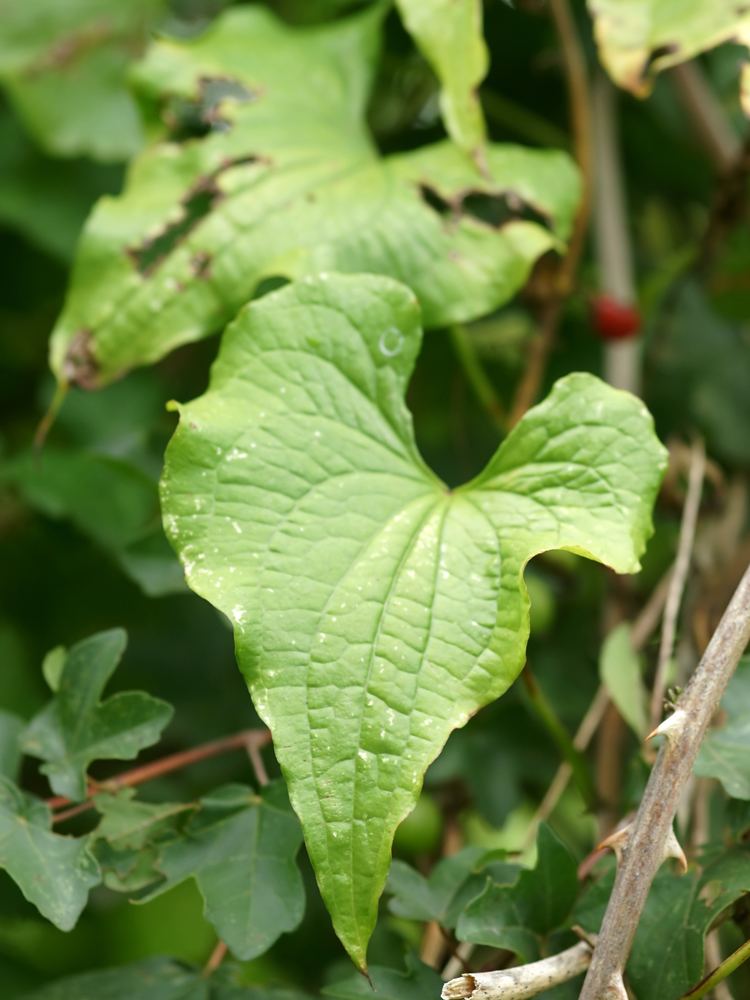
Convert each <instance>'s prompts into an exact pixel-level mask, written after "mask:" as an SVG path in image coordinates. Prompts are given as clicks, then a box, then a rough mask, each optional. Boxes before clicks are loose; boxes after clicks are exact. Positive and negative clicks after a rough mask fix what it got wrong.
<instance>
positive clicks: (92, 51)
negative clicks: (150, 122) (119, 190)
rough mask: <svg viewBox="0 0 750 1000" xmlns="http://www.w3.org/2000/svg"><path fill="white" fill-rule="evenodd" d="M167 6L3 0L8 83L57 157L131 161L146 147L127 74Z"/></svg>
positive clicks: (155, 1)
mask: <svg viewBox="0 0 750 1000" xmlns="http://www.w3.org/2000/svg"><path fill="white" fill-rule="evenodd" d="M164 6H165V4H164V0H128V2H127V3H122V2H119V0H65V2H64V3H60V2H59V0H33V2H31V3H18V2H16V0H0V23H2V26H3V30H2V32H1V33H0V83H2V84H3V85H4V87H5V89H6V91H7V93H8V96H9V97H10V99H11V101H12V102H13V104H14V106H15V108H16V110H17V112H18V113H19V115H20V116H21V117H22V118H23V120H24V122H25V124H26V126H27V127H28V128H29V130H30V131H31V132H32V134H33V135H34V138H35V139H36V141H37V142H38V143H39V144H40V145H41V146H43V147H44V148H45V149H46V150H48V151H49V152H50V153H52V154H54V155H57V156H81V155H85V156H91V157H93V158H94V159H102V160H124V159H126V158H127V157H128V156H130V155H132V154H133V153H134V152H135V151H136V150H137V149H138V148H139V146H140V145H141V143H142V141H143V135H142V130H141V124H140V121H139V116H138V110H137V108H136V105H135V102H134V101H133V98H132V97H131V96H130V94H129V92H128V89H127V84H126V74H127V69H128V66H129V64H130V62H131V61H132V59H133V56H134V54H135V53H136V52H137V50H138V49H139V48H142V47H143V45H144V43H145V40H146V28H147V25H148V24H149V23H150V22H153V21H154V19H155V18H156V17H157V16H158V15H159V14H160V13H161V12H162V11H163V9H164Z"/></svg>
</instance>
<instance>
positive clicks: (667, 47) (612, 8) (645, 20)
mask: <svg viewBox="0 0 750 1000" xmlns="http://www.w3.org/2000/svg"><path fill="white" fill-rule="evenodd" d="M588 6H589V10H590V12H591V16H592V17H593V19H594V30H595V34H596V40H597V43H598V46H599V56H600V58H601V60H602V63H603V64H604V66H605V68H606V70H607V72H608V73H609V75H610V76H611V77H612V79H613V80H614V82H615V83H616V84H618V86H620V87H624V88H625V89H626V90H629V91H630V92H631V93H633V94H636V95H637V96H638V97H645V96H647V95H648V94H649V93H650V91H651V87H652V85H653V79H654V76H655V75H656V74H657V73H658V72H661V70H665V69H668V68H669V67H670V66H677V65H679V63H682V62H685V61H686V60H688V59H692V58H693V56H696V55H698V53H700V52H705V51H706V50H707V49H712V48H714V46H716V45H721V44H722V43H723V42H727V41H736V42H740V43H742V44H745V45H750V15H749V14H748V12H747V9H746V8H745V7H744V6H743V5H742V4H738V3H737V2H736V0H682V2H680V3H677V4H665V3H664V2H663V0H588ZM748 83H750V79H749V78H748V71H747V70H746V69H744V70H743V80H742V91H743V100H744V101H745V102H747V100H748V96H750V95H747V94H746V92H747V87H748Z"/></svg>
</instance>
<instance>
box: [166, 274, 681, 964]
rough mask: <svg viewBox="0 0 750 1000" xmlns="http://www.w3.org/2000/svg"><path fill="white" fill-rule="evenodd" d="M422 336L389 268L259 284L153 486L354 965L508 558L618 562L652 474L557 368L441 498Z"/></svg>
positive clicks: (640, 536)
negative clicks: (245, 693)
mask: <svg viewBox="0 0 750 1000" xmlns="http://www.w3.org/2000/svg"><path fill="white" fill-rule="evenodd" d="M420 339H421V338H420V330H419V310H418V306H417V303H416V301H415V298H414V296H413V295H412V294H411V293H410V292H409V291H408V290H407V289H406V288H404V287H403V286H402V285H399V284H397V283H396V282H393V281H391V280H389V279H387V278H383V277H375V276H361V275H360V276H357V277H352V276H342V275H330V276H328V277H326V276H323V277H319V278H315V279H312V278H310V279H308V280H306V281H304V282H300V283H298V284H296V285H291V286H288V287H287V288H285V289H282V290H281V291H279V292H277V293H275V294H273V295H270V296H267V297H265V298H264V299H262V300H261V301H260V302H258V303H256V304H253V306H252V307H251V308H249V309H247V310H246V311H244V312H243V313H242V314H241V316H240V317H239V318H238V320H237V321H236V322H235V323H234V324H233V325H232V326H231V327H230V328H229V329H228V330H227V332H226V333H225V336H224V338H223V342H222V347H221V352H220V354H219V358H218V360H217V362H216V363H215V365H214V369H213V372H212V378H211V384H210V387H209V390H208V392H207V393H206V394H205V395H204V396H202V397H201V398H200V399H198V400H196V401H194V402H192V403H190V404H188V405H186V406H183V407H182V408H181V410H180V413H181V420H180V426H179V427H178V429H177V431H176V433H175V436H174V438H173V439H172V441H171V442H170V445H169V447H168V450H167V456H166V465H165V472H164V477H163V484H162V508H163V510H164V519H165V527H166V530H167V533H168V535H169V536H170V538H171V539H172V541H173V543H174V545H175V546H176V548H177V549H178V551H179V553H180V556H181V558H182V560H183V562H184V565H185V570H186V574H187V579H188V583H189V584H190V586H191V587H192V588H193V589H194V590H196V591H197V592H198V593H199V594H201V595H202V596H204V597H206V598H207V599H208V600H210V601H211V602H212V603H213V604H215V605H216V606H217V607H218V608H220V609H221V610H223V611H224V612H225V614H227V615H228V616H229V617H230V618H231V619H232V621H233V622H234V624H235V636H236V649H237V654H238V658H239V662H240V666H241V668H242V670H243V671H244V673H245V676H246V678H247V680H248V683H249V686H250V690H251V693H252V696H253V700H254V702H255V705H256V708H257V709H258V711H259V713H260V714H261V716H262V717H263V719H264V720H265V722H266V723H267V724H268V725H269V726H270V728H271V731H272V733H273V736H274V745H275V749H276V754H277V757H278V759H279V761H280V763H281V766H282V768H283V770H284V773H285V776H286V779H287V782H288V785H289V788H290V796H291V800H292V804H293V805H294V808H295V810H296V812H297V814H298V815H299V817H300V819H301V820H302V825H303V829H304V831H305V839H306V843H307V848H308V853H309V854H310V857H311V859H312V862H313V865H314V867H315V870H316V873H317V877H318V882H319V885H320V887H321V891H322V893H323V897H324V899H325V901H326V904H327V906H328V909H329V911H330V912H331V914H332V917H333V921H334V926H335V928H336V930H337V932H338V934H339V936H340V937H341V939H342V941H343V942H344V944H345V946H346V948H347V949H348V951H349V953H350V954H351V955H352V957H353V958H354V959H355V961H356V962H357V963H358V964H360V965H364V962H365V949H366V945H367V940H368V938H369V936H370V933H371V930H372V927H373V925H374V922H375V915H376V907H377V899H378V896H379V895H380V892H381V890H382V887H383V884H384V882H385V878H386V874H387V871H388V866H389V858H390V847H391V843H392V839H393V833H394V831H395V829H396V827H397V826H398V824H399V823H400V822H401V821H402V820H403V819H404V817H405V816H406V815H407V814H408V813H409V812H410V811H411V809H413V807H414V804H415V802H416V799H417V797H418V794H419V790H420V787H421V784H422V779H423V776H424V772H425V770H426V768H427V766H428V765H429V763H430V762H431V761H432V760H433V758H434V757H435V756H436V755H437V754H438V753H439V752H440V750H441V748H442V746H443V745H444V743H445V741H446V739H447V738H448V736H449V734H450V732H451V731H452V730H453V729H455V728H457V727H459V726H462V725H463V724H464V723H465V722H466V721H467V719H469V717H470V716H471V715H473V714H474V713H475V712H476V711H477V709H478V708H480V707H481V706H482V705H485V704H487V703H488V702H490V701H492V700H494V699H495V698H497V697H498V696H499V695H501V694H502V693H503V692H504V691H505V690H506V689H507V688H508V687H509V685H510V684H511V683H512V682H513V680H514V679H515V677H516V676H517V675H518V673H519V671H520V669H521V667H522V666H523V662H524V655H525V647H526V641H527V639H528V632H529V602H528V598H527V593H526V588H525V585H524V583H523V572H524V568H525V566H526V564H527V562H528V561H529V560H530V559H531V558H533V556H535V555H537V554H538V553H540V552H543V551H545V550H547V549H551V548H564V549H568V550H570V551H573V552H576V553H579V554H581V555H585V556H588V557H589V558H593V559H598V560H601V561H604V562H606V563H607V564H608V565H610V566H612V567H613V568H614V569H615V570H617V571H618V572H633V571H635V570H636V569H637V568H638V555H639V554H640V553H641V552H642V550H643V548H644V545H645V541H646V539H647V538H648V537H649V535H650V533H651V523H650V511H651V506H652V503H653V499H654V496H655V493H656V490H657V487H658V484H659V481H660V479H661V476H662V474H663V470H664V467H665V451H664V449H663V448H662V446H661V445H660V444H659V442H658V441H657V439H656V437H655V436H654V433H653V428H652V421H651V419H650V417H649V415H648V413H647V411H646V409H645V408H644V406H643V404H642V403H640V402H639V401H638V400H636V399H635V398H633V397H632V396H630V395H628V394H625V393H622V392H617V391H615V390H613V389H611V388H609V387H607V386H606V385H604V384H603V383H602V382H600V381H599V380H598V379H596V378H594V377H593V376H590V375H572V376H569V377H567V378H565V379H562V380H560V381H559V382H558V383H557V384H556V386H555V387H554V389H553V390H552V393H551V395H550V397H549V398H548V399H547V401H546V402H544V403H542V404H541V405H540V406H537V407H535V408H534V409H533V410H532V411H530V412H529V413H527V414H526V416H525V417H524V419H523V420H522V421H521V422H520V423H519V424H518V425H517V426H516V428H515V429H514V430H513V431H512V433H511V434H510V435H509V436H508V438H507V439H506V440H505V442H504V443H503V444H502V445H501V447H500V449H499V450H498V451H497V453H496V454H495V456H494V457H493V458H492V459H491V460H490V462H489V464H488V465H487V467H486V469H485V470H484V472H482V473H481V474H480V475H479V476H477V477H476V479H474V480H473V481H472V482H471V483H468V484H466V485H464V486H461V487H459V488H458V489H455V490H449V489H448V488H447V487H446V486H445V485H444V484H443V483H441V482H440V480H438V478H437V477H436V476H435V475H434V474H433V473H432V472H431V471H430V470H429V469H428V468H427V467H426V465H425V464H424V462H423V461H422V459H421V457H420V455H419V453H418V451H417V447H416V444H415V441H414V436H413V432H412V422H411V416H410V414H409V412H408V410H407V409H406V406H405V403H404V398H403V397H404V391H405V389H406V384H407V381H408V379H409V376H410V375H411V372H412V369H413V366H414V362H415V360H416V356H417V353H418V351H419V345H420Z"/></svg>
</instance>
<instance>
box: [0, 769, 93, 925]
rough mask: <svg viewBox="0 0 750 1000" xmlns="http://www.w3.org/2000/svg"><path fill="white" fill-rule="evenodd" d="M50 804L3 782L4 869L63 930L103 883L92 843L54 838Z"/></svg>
mask: <svg viewBox="0 0 750 1000" xmlns="http://www.w3.org/2000/svg"><path fill="white" fill-rule="evenodd" d="M51 823H52V820H51V816H50V811H49V809H48V808H47V807H46V806H45V804H44V803H43V802H42V801H41V800H39V799H35V798H33V797H32V796H30V795H26V794H24V793H23V792H22V791H20V790H19V789H18V788H16V786H15V785H13V784H11V782H9V781H7V780H6V779H5V778H0V868H3V869H5V871H7V873H8V874H9V875H10V877H11V878H12V879H13V881H14V882H15V883H16V884H17V885H18V887H19V889H20V890H21V892H22V893H23V894H24V896H25V897H26V899H28V901H29V902H30V903H33V904H34V906H36V908H37V909H38V910H39V912H40V913H41V914H42V916H44V917H46V918H47V920H50V921H51V922H52V923H53V924H54V925H55V926H56V927H59V928H60V930H64V931H68V930H70V929H71V928H72V927H74V926H75V923H76V921H77V920H78V917H79V915H80V913H81V911H82V910H83V908H84V906H85V905H86V900H87V899H88V894H89V890H90V889H92V888H93V887H94V886H95V885H98V884H99V882H100V881H101V876H100V873H99V868H98V866H97V863H96V861H95V859H94V857H93V856H92V855H91V853H90V852H89V848H88V842H87V838H82V837H78V838H74V837H61V836H58V834H56V833H52V831H51V829H50V827H51Z"/></svg>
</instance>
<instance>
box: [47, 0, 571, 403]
mask: <svg viewBox="0 0 750 1000" xmlns="http://www.w3.org/2000/svg"><path fill="white" fill-rule="evenodd" d="M380 18H381V10H380V7H379V6H378V7H375V8H374V9H371V10H367V11H365V13H364V14H360V15H358V16H356V17H353V18H349V19H346V20H343V21H337V22H334V23H333V24H329V25H325V26H323V27H315V28H291V27H289V26H286V25H284V24H282V23H281V22H279V21H278V20H276V18H275V17H274V16H273V15H272V14H271V13H270V12H269V11H267V10H265V9H263V8H262V7H258V6H253V7H242V8H233V9H231V10H229V11H227V12H225V13H224V14H223V15H222V16H221V17H219V18H218V19H217V20H216V21H215V22H214V23H213V24H212V25H211V27H210V28H209V29H208V31H207V32H206V33H205V34H204V35H202V36H201V37H200V38H198V39H193V40H190V41H175V40H161V41H159V42H156V43H155V44H154V45H153V46H152V48H151V50H150V51H149V54H148V55H147V57H146V59H145V60H144V62H143V63H142V64H141V65H140V66H139V67H137V68H136V71H135V74H134V82H135V84H136V86H137V88H138V90H139V92H140V94H141V96H142V99H143V102H144V105H145V107H146V109H147V111H148V113H149V116H150V118H154V119H157V118H158V119H160V121H161V134H162V139H161V141H159V142H157V143H156V144H154V145H153V146H151V147H149V148H148V149H147V150H146V151H145V152H143V153H142V154H141V155H140V156H139V157H137V158H136V159H135V160H134V162H133V164H132V166H131V169H130V172H129V176H128V180H127V183H126V186H125V190H124V192H123V194H122V195H120V196H119V197H116V198H104V199H102V200H101V201H100V202H99V203H98V205H97V207H96V209H95V210H94V212H93V214H92V215H91V217H90V219H89V221H88V223H87V225H86V228H85V230H84V235H83V238H82V241H81V244H80V249H79V253H78V257H77V260H76V264H75V269H74V273H73V279H72V286H71V288H70V291H69V295H68V299H67V302H66V306H65V309H64V312H63V315H62V316H61V318H60V320H59V322H58V324H57V327H56V329H55V331H54V333H53V336H52V343H51V363H52V368H53V370H54V371H55V373H56V375H57V377H58V379H60V380H61V381H63V382H74V383H78V384H80V385H83V386H85V387H89V388H93V387H97V386H101V385H103V384H105V383H107V382H109V381H111V380H112V379H114V378H116V377H117V376H119V375H121V374H122V373H123V372H125V371H127V370H128V369H130V368H133V367H135V366H137V365H143V364H148V363H150V362H153V361H156V360H157V359H159V358H161V357H163V356H164V355H165V354H167V353H168V352H169V351H171V350H172V349H173V348H175V347H177V346H178V345H180V344H184V343H187V342H189V341H193V340H198V339H200V338H202V337H206V336H208V335H210V334H211V333H213V332H216V331H217V330H219V329H220V328H221V327H223V326H224V325H225V324H226V323H227V322H228V321H229V320H230V319H231V318H232V317H233V316H234V315H235V313H236V312H237V310H238V309H239V307H240V306H241V305H243V304H244V303H245V302H247V301H248V299H250V298H251V297H252V296H253V294H254V293H255V291H256V289H257V288H258V286H259V285H260V284H261V283H262V282H263V281H264V279H267V278H278V277H280V276H281V277H288V278H294V277H297V276H300V275H304V274H308V273H311V272H315V271H325V270H339V271H377V272H385V273H387V274H390V275H392V276H393V277H396V278H400V279H401V280H402V281H404V282H405V283H406V284H408V285H410V286H411V287H412V289H413V290H414V291H415V292H416V294H417V296H418V298H419V299H420V302H421V305H422V309H423V315H424V320H425V323H426V324H427V325H428V326H440V325H444V324H448V323H452V322H457V321H463V320H469V319H472V318H475V317H477V316H480V315H482V314H485V313H487V312H489V311H491V310H492V309H494V308H495V307H497V306H498V305H499V304H501V303H502V302H504V301H506V300H507V299H508V298H509V297H510V296H511V295H512V294H513V293H514V292H515V291H516V290H517V289H518V288H519V287H520V286H521V285H522V284H523V283H524V281H525V280H526V277H527V275H528V273H529V270H530V268H531V266H532V264H533V262H534V261H535V260H536V259H537V257H539V255H540V254H542V253H544V252H545V251H547V250H549V249H550V248H558V249H559V248H561V247H562V245H563V241H564V240H565V239H566V237H567V235H568V232H569V229H570V224H571V218H572V215H573V213H574V211H575V207H576V203H577V199H578V190H579V185H578V177H577V173H576V170H575V168H574V166H573V165H572V163H571V161H570V159H569V158H568V157H567V156H566V155H565V154H563V153H560V152H554V151H551V152H548V151H540V150H526V149H524V148H522V147H518V146H504V145H493V146H490V147H489V148H488V149H487V152H486V165H487V175H486V176H484V175H482V174H480V173H479V172H478V170H477V168H476V167H475V166H474V165H473V163H472V162H471V160H470V159H469V158H468V157H467V156H466V155H465V154H464V153H463V152H462V151H461V150H460V149H459V148H458V147H457V146H455V145H453V144H452V143H450V142H442V143H438V144H436V145H433V146H427V147H424V148H422V149H419V150H417V151H415V152H410V153H401V154H398V155H393V156H389V157H386V158H383V157H381V156H380V155H379V154H378V152H377V151H376V149H375V148H374V146H373V143H372V139H371V137H370V135H369V133H368V131H367V127H366V124H365V118H364V112H365V107H366V104H367V100H368V94H369V90H370V85H371V78H372V74H373V71H374V68H375V63H376V57H377V49H378V38H379V30H380ZM289 66H295V67H296V70H295V72H294V73H290V72H289ZM476 195H479V196H480V197H481V199H483V200H484V204H482V205H481V210H476V211H475V209H474V207H473V203H474V200H475V196H476ZM488 202H489V204H487V203H488Z"/></svg>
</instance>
